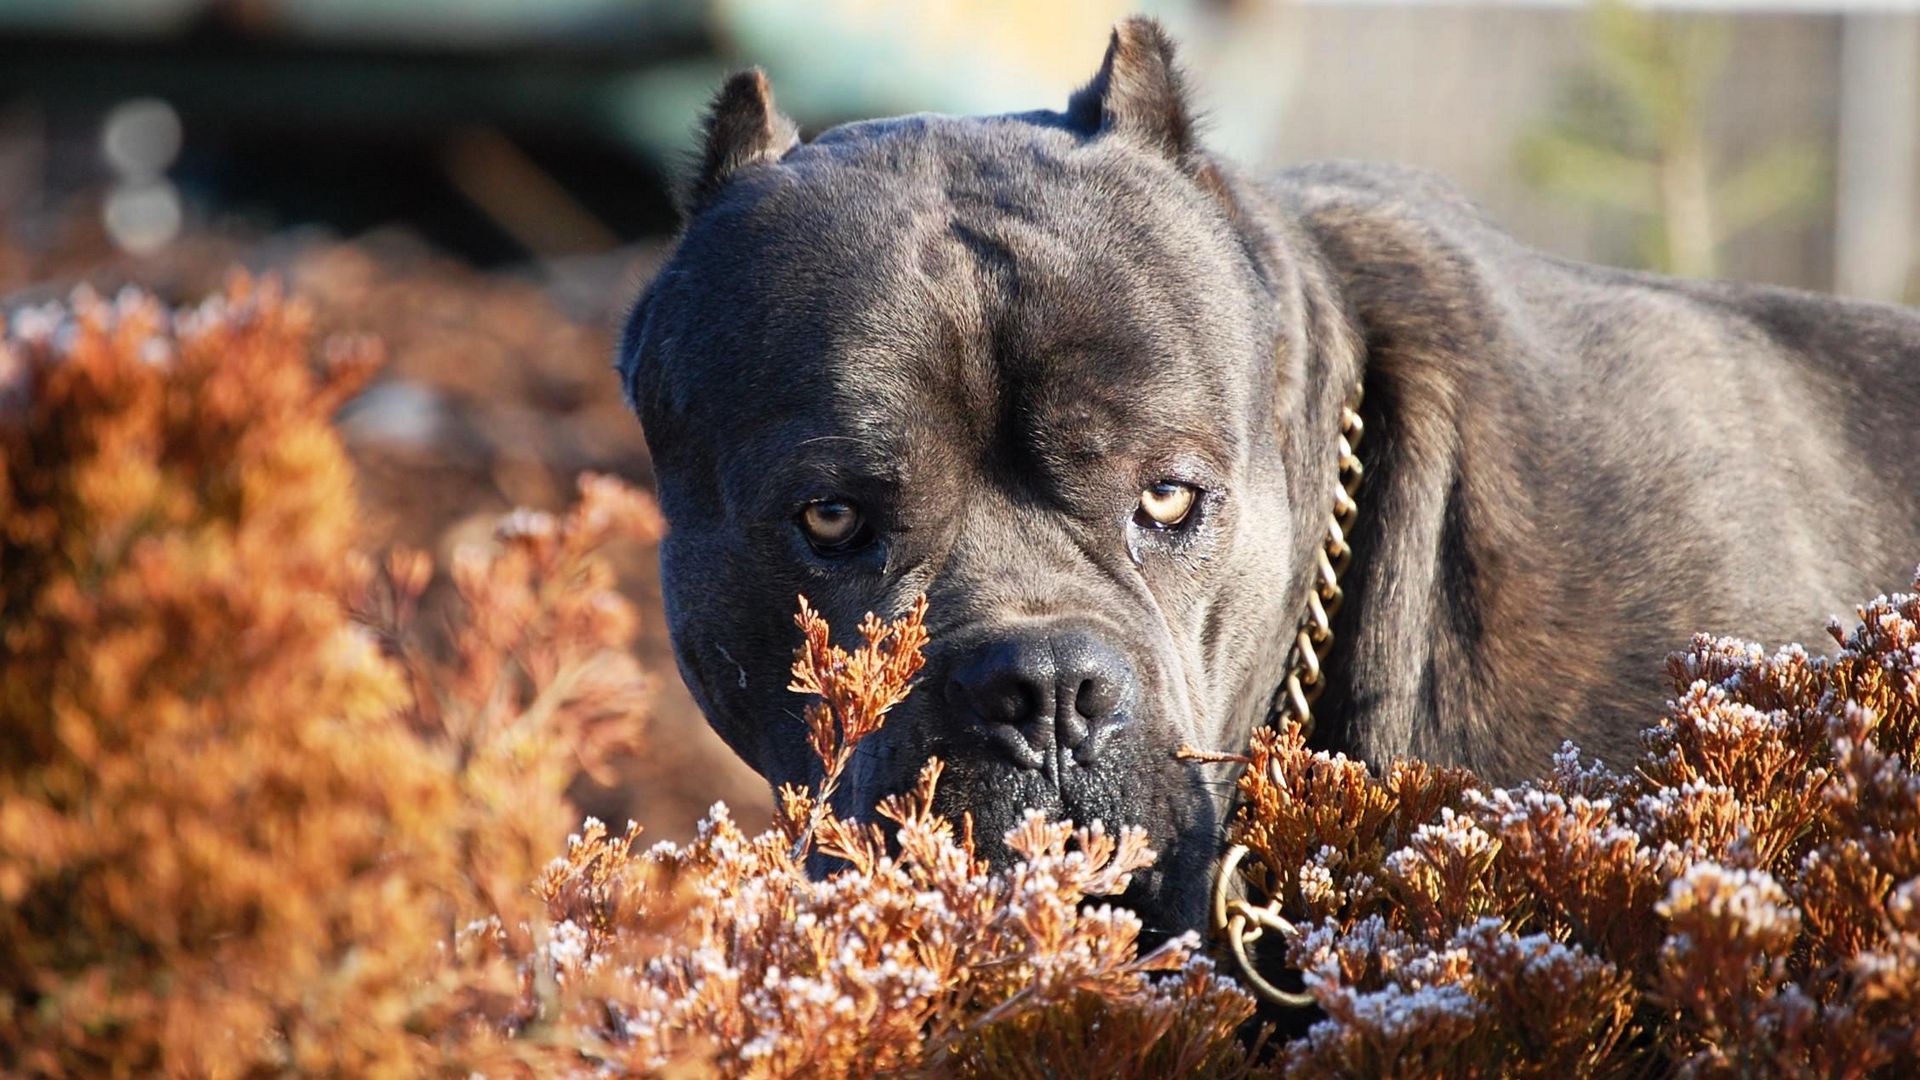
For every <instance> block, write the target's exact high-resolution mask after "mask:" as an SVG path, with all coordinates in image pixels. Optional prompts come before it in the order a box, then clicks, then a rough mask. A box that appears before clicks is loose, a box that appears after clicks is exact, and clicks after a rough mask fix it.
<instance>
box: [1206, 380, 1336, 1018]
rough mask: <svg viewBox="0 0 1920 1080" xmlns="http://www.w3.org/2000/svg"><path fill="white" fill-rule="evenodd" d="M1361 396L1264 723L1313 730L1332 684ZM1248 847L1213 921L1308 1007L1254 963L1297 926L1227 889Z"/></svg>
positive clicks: (1276, 907) (1242, 851)
mask: <svg viewBox="0 0 1920 1080" xmlns="http://www.w3.org/2000/svg"><path fill="white" fill-rule="evenodd" d="M1360 399H1361V385H1360V384H1359V383H1357V382H1356V383H1354V384H1353V392H1352V394H1351V395H1349V396H1348V398H1347V403H1346V405H1345V406H1343V407H1342V408H1341V410H1340V434H1339V442H1338V449H1339V473H1338V482H1337V483H1336V484H1335V485H1334V491H1333V513H1331V514H1330V515H1328V517H1327V535H1326V539H1325V540H1324V541H1323V542H1322V543H1321V545H1320V547H1319V548H1318V549H1316V550H1315V552H1314V563H1315V567H1314V578H1313V583H1312V584H1311V585H1310V586H1308V588H1307V609H1306V612H1305V614H1303V615H1301V616H1300V628H1299V630H1298V631H1296V632H1295V633H1294V635H1293V647H1292V649H1291V650H1289V652H1288V653H1287V677H1286V680H1285V681H1284V682H1282V683H1281V684H1280V686H1279V688H1278V689H1276V690H1274V692H1273V699H1272V701H1270V702H1269V703H1268V705H1267V718H1266V724H1267V726H1269V727H1272V726H1275V725H1277V724H1279V723H1281V722H1282V721H1285V720H1291V721H1293V722H1294V723H1296V724H1299V725H1300V730H1301V731H1302V732H1303V733H1305V734H1306V735H1308V736H1311V735H1312V734H1313V703H1314V702H1315V701H1318V700H1319V699H1320V694H1321V692H1322V691H1324V690H1326V688H1327V679H1326V674H1325V672H1323V671H1322V670H1321V664H1322V663H1323V662H1324V661H1325V660H1326V658H1327V654H1328V653H1329V652H1332V651H1333V617H1334V615H1336V614H1337V613H1339V611H1340V602H1341V601H1342V600H1344V599H1346V593H1345V591H1344V590H1342V589H1341V587H1340V577H1341V575H1343V574H1345V573H1346V571H1347V567H1348V566H1349V565H1350V564H1351V563H1352V562H1353V546H1352V544H1350V543H1349V542H1348V540H1347V538H1348V537H1349V536H1351V535H1352V534H1353V523H1354V519H1355V518H1356V517H1358V516H1359V513H1360V505H1359V504H1358V503H1357V502H1355V501H1354V493H1355V492H1356V491H1358V490H1359V488H1360V478H1361V477H1362V476H1363V475H1364V474H1365V472H1366V470H1365V469H1364V468H1362V467H1361V465H1360V459H1359V457H1357V456H1356V455H1355V454H1354V449H1355V448H1356V447H1358V446H1359V445H1360V437H1361V436H1362V435H1364V434H1365V433H1366V425H1365V424H1362V423H1361V422H1360ZM1247 855H1248V851H1247V848H1246V846H1245V845H1244V844H1235V845H1233V847H1232V848H1231V849H1230V850H1228V852H1227V855H1226V858H1225V859H1223V860H1222V861H1221V863H1220V870H1219V873H1218V876H1216V877H1215V878H1214V882H1213V925H1214V928H1215V930H1217V931H1218V932H1220V933H1221V934H1222V935H1223V936H1224V937H1225V938H1226V942H1227V949H1228V951H1229V952H1230V953H1232V955H1233V960H1234V963H1235V965H1236V966H1238V967H1239V969H1240V976H1241V978H1243V979H1244V980H1246V982H1247V985H1249V986H1251V987H1253V989H1254V990H1255V992H1257V993H1258V994H1259V995H1260V996H1261V997H1264V998H1266V999H1267V1000H1268V1001H1271V1002H1273V1003H1274V1004H1276V1005H1282V1006H1287V1007H1289V1008H1306V1007H1309V1006H1311V1005H1313V1004H1314V1000H1313V995H1311V994H1306V993H1301V992H1299V991H1296V990H1282V989H1280V988H1279V987H1277V986H1275V985H1274V984H1273V983H1271V982H1269V981H1268V980H1267V979H1266V977H1265V976H1263V975H1261V974H1260V970H1259V969H1258V968H1257V967H1255V966H1254V963H1253V957H1252V956H1251V955H1250V953H1249V949H1250V947H1251V946H1252V945H1253V943H1254V942H1256V941H1258V940H1260V937H1261V935H1263V934H1265V933H1266V932H1267V931H1268V930H1273V931H1276V932H1278V933H1281V934H1284V935H1288V936H1291V935H1292V934H1293V933H1294V927H1293V924H1292V923H1291V922H1288V921H1287V919H1286V917H1285V916H1283V915H1281V914H1280V898H1279V897H1274V898H1273V899H1271V900H1269V901H1267V903H1265V904H1263V905H1256V904H1254V903H1252V902H1251V901H1249V900H1246V899H1244V898H1240V897H1230V896H1229V893H1230V892H1231V888H1232V885H1233V881H1234V878H1235V877H1237V876H1238V874H1239V870H1240V864H1241V863H1242V862H1243V861H1245V859H1246V857H1247Z"/></svg>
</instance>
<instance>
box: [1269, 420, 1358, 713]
mask: <svg viewBox="0 0 1920 1080" xmlns="http://www.w3.org/2000/svg"><path fill="white" fill-rule="evenodd" d="M1362 396H1363V390H1362V388H1361V385H1360V384H1359V383H1357V382H1356V383H1354V384H1353V393H1352V394H1350V395H1349V396H1348V397H1347V403H1346V404H1345V405H1343V406H1341V408H1340V434H1339V443H1338V450H1339V473H1338V477H1339V479H1338V482H1337V483H1336V484H1335V485H1334V489H1333V513H1332V514H1330V515H1328V517H1327V535H1326V539H1325V540H1324V541H1323V542H1322V543H1321V545H1320V547H1319V548H1317V549H1316V550H1315V551H1314V563H1315V564H1316V565H1315V567H1314V579H1313V583H1312V584H1311V585H1310V586H1308V588H1307V610H1306V613H1305V614H1303V615H1301V616H1300V629H1299V630H1298V631H1296V632H1295V633H1294V635H1293V648H1292V649H1291V650H1289V651H1288V653H1287V677H1286V681H1284V682H1282V683H1281V684H1280V686H1279V687H1278V688H1277V689H1275V690H1274V692H1273V700H1272V701H1271V702H1269V703H1268V705H1267V719H1266V723H1267V726H1269V727H1272V726H1273V725H1275V724H1278V723H1279V722H1280V721H1282V720H1292V721H1293V722H1294V723H1296V724H1299V725H1300V730H1301V731H1303V732H1305V733H1306V734H1307V735H1309V736H1311V735H1312V734H1313V703H1314V702H1316V701H1318V700H1320V694H1321V692H1322V691H1324V690H1326V688H1327V679H1326V675H1325V674H1324V673H1323V672H1322V671H1321V670H1320V665H1321V662H1322V661H1324V660H1326V658H1327V654H1328V653H1329V652H1332V651H1333V617H1334V616H1335V615H1336V614H1338V613H1339V611H1340V602H1341V601H1342V600H1345V599H1346V595H1347V594H1346V592H1345V591H1344V590H1343V589H1341V587H1340V577H1341V575H1343V574H1345V573H1346V572H1347V567H1348V566H1349V565H1351V564H1352V562H1353V546H1352V545H1351V544H1350V543H1348V542H1347V537H1348V536H1350V535H1351V534H1352V533H1353V523H1354V519H1355V518H1357V517H1358V516H1359V514H1360V504H1359V503H1357V502H1355V501H1354V493H1355V492H1356V491H1358V490H1359V489H1360V478H1361V477H1362V476H1363V475H1365V474H1366V469H1365V468H1364V467H1362V466H1361V464H1360V458H1359V457H1358V456H1356V455H1355V453H1354V450H1355V449H1356V448H1358V447H1359V445H1360V437H1361V436H1362V435H1364V434H1366V431H1367V426H1366V425H1365V424H1363V423H1361V422H1360V400H1361V398H1362Z"/></svg>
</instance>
